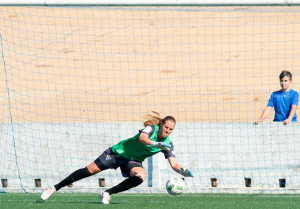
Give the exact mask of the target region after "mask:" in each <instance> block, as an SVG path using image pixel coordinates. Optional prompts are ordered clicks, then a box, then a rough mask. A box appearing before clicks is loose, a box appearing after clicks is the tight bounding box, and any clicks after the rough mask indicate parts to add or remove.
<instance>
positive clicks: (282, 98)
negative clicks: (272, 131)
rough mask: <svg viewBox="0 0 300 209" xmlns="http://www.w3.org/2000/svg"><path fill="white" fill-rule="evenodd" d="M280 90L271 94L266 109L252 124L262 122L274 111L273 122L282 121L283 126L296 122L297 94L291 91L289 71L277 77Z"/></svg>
mask: <svg viewBox="0 0 300 209" xmlns="http://www.w3.org/2000/svg"><path fill="white" fill-rule="evenodd" d="M279 80H280V86H281V90H279V91H275V92H273V93H272V95H271V98H270V99H269V103H268V105H267V107H266V108H265V109H264V110H263V112H262V114H261V116H260V118H259V119H258V120H256V121H254V122H253V123H254V124H255V125H257V124H259V123H260V122H262V121H263V120H264V119H265V118H266V117H267V116H268V115H269V113H270V111H271V110H272V108H273V107H274V110H275V117H274V120H273V121H283V124H284V125H287V124H289V123H290V122H291V121H293V122H297V115H296V110H297V107H298V103H299V93H298V92H297V91H294V90H293V89H291V84H292V74H291V73H290V72H289V71H286V70H284V71H282V72H281V73H280V75H279Z"/></svg>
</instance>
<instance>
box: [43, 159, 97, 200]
mask: <svg viewBox="0 0 300 209" xmlns="http://www.w3.org/2000/svg"><path fill="white" fill-rule="evenodd" d="M100 171H101V170H100V168H99V167H98V166H97V165H96V163H95V162H92V163H91V164H90V165H88V166H87V167H85V168H81V169H78V170H76V171H74V172H73V173H71V174H70V175H69V176H68V177H67V178H65V179H64V180H62V181H61V182H59V183H58V184H56V185H54V186H51V187H50V188H48V189H46V190H45V191H44V192H43V193H42V195H41V199H42V200H47V199H48V198H49V197H50V196H51V195H53V194H54V193H55V192H57V191H58V190H60V189H61V188H63V187H65V186H67V185H69V184H72V183H73V182H75V181H79V180H81V179H83V178H86V177H89V176H92V175H94V174H96V173H99V172H100Z"/></svg>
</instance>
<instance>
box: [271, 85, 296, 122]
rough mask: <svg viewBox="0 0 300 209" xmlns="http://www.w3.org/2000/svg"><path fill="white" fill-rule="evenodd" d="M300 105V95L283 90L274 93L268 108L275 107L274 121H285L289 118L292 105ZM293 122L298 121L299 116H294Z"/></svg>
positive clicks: (292, 91)
mask: <svg viewBox="0 0 300 209" xmlns="http://www.w3.org/2000/svg"><path fill="white" fill-rule="evenodd" d="M298 103H299V93H298V92H297V91H294V90H293V89H290V90H289V91H288V92H283V91H281V90H279V91H274V92H273V93H272V95H271V98H270V99H269V103H268V106H269V107H274V110H275V117H274V120H273V121H284V120H285V119H287V118H288V117H289V114H290V111H291V108H292V105H297V106H298ZM292 121H294V122H295V121H297V115H296V113H295V115H294V116H293V119H292Z"/></svg>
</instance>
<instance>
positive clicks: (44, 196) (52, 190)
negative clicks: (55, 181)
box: [41, 186, 56, 200]
mask: <svg viewBox="0 0 300 209" xmlns="http://www.w3.org/2000/svg"><path fill="white" fill-rule="evenodd" d="M55 192H56V189H55V187H54V186H51V187H49V188H47V189H46V190H45V191H43V193H42V195H41V199H42V200H47V199H48V198H49V197H50V196H51V195H53V194H54V193H55Z"/></svg>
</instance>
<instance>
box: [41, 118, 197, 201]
mask: <svg viewBox="0 0 300 209" xmlns="http://www.w3.org/2000/svg"><path fill="white" fill-rule="evenodd" d="M145 119H146V120H145V122H144V126H145V127H144V128H143V129H142V130H140V131H139V133H138V134H136V135H135V136H133V137H131V138H128V139H125V140H123V141H120V142H119V143H118V144H116V145H114V146H112V147H110V148H108V149H107V150H105V151H104V152H103V153H102V154H101V155H100V156H99V157H98V158H97V159H96V160H95V161H94V162H92V163H91V164H89V165H88V166H87V167H85V168H81V169H78V170H76V171H74V172H73V173H72V174H70V175H69V176H68V177H67V178H65V179H64V180H62V181H61V182H59V183H58V184H56V185H53V186H51V187H50V188H48V189H46V190H45V191H44V192H43V193H42V195H41V199H42V200H47V199H48V198H49V197H50V196H51V195H53V194H54V193H55V192H57V191H58V190H60V189H61V188H62V187H65V186H67V185H69V184H71V183H73V182H75V181H78V180H80V179H83V178H86V177H89V176H92V175H95V174H97V173H99V172H101V171H104V170H106V169H117V168H118V167H120V169H121V172H122V175H123V177H127V178H126V179H125V180H124V181H122V182H121V183H120V184H118V185H116V186H114V187H112V188H110V189H107V190H105V191H103V192H101V194H100V197H101V198H102V203H103V204H109V203H110V199H111V195H112V194H116V193H119V192H123V191H126V190H129V189H131V188H134V187H136V186H138V185H140V184H141V183H143V181H144V180H145V178H146V171H145V169H144V168H143V165H142V162H143V161H144V160H145V159H146V158H147V157H150V156H152V155H154V154H156V153H159V152H163V153H164V155H165V158H166V159H168V161H169V164H170V166H171V167H172V169H173V170H174V171H176V172H177V173H179V174H181V175H183V176H185V177H192V176H193V174H192V172H191V170H190V169H186V168H182V167H181V166H180V165H179V163H178V162H177V160H176V157H175V154H174V152H173V150H174V147H173V143H172V142H171V140H170V139H169V135H170V134H171V133H172V131H173V129H174V127H175V125H176V121H175V118H174V117H173V116H166V117H165V118H161V116H160V114H158V113H157V112H152V114H147V115H146V116H145Z"/></svg>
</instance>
